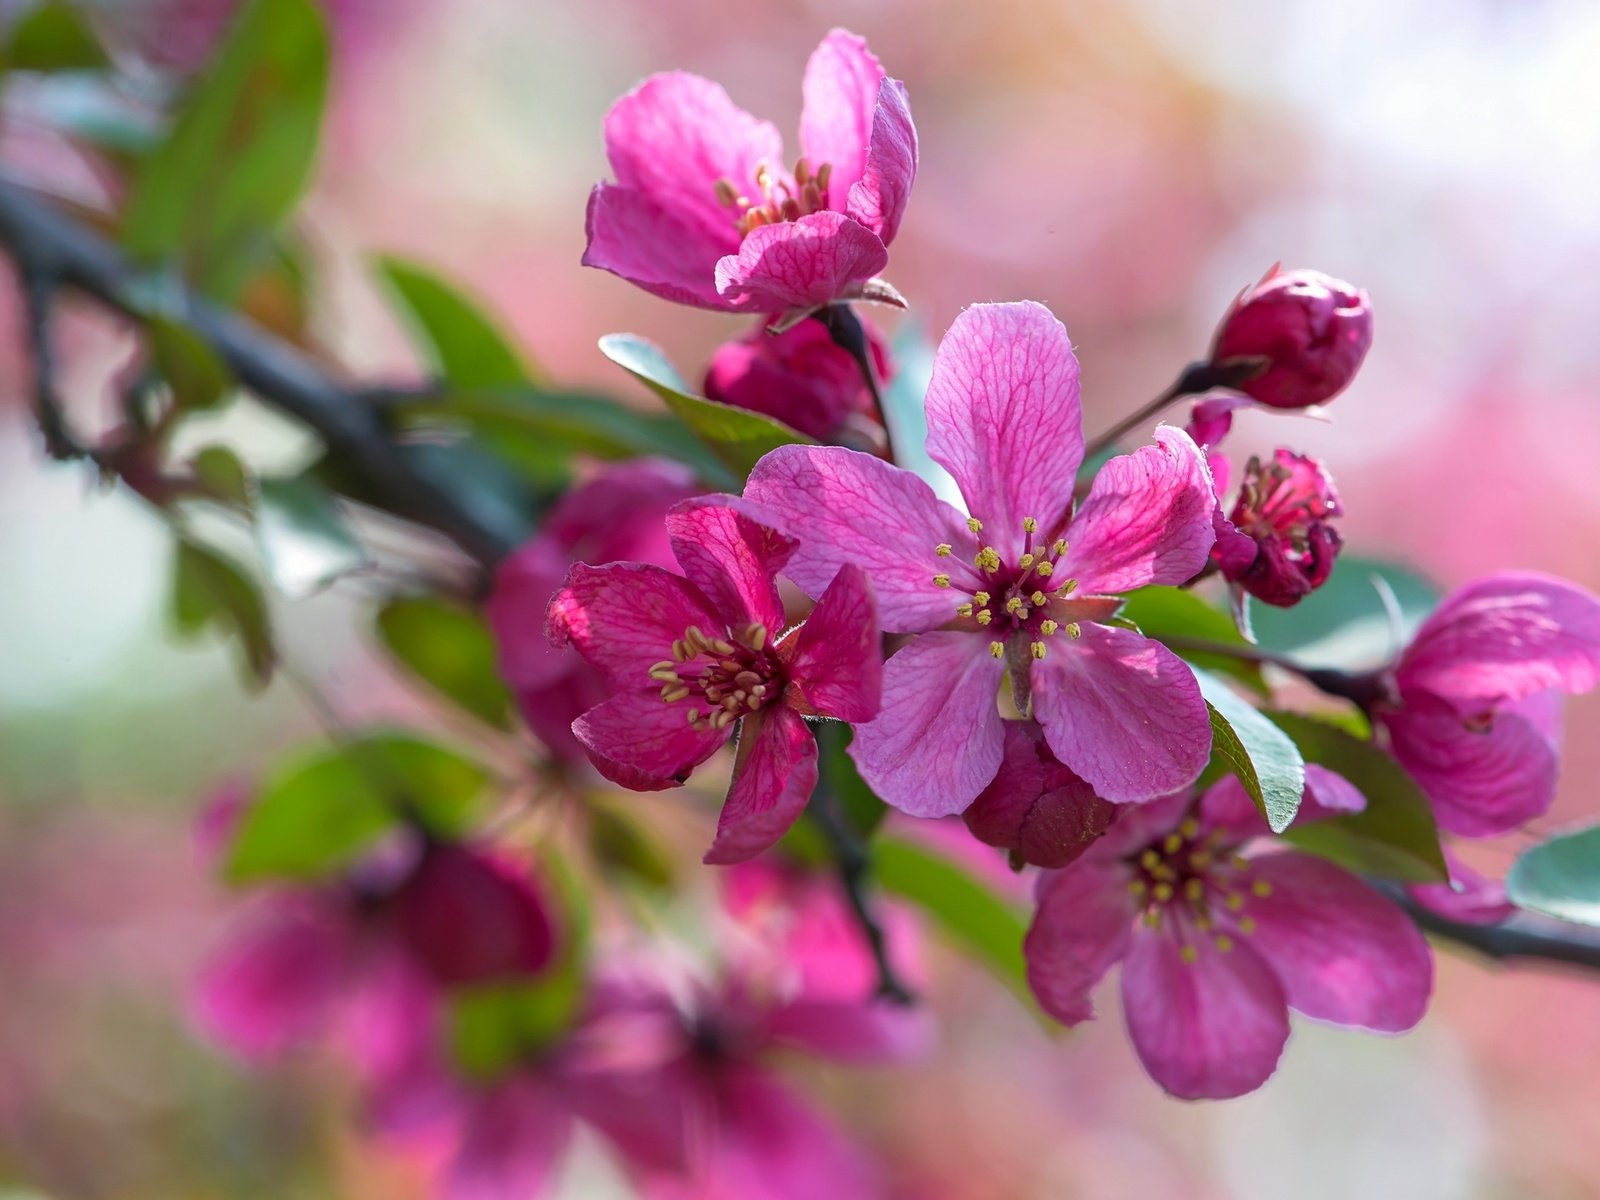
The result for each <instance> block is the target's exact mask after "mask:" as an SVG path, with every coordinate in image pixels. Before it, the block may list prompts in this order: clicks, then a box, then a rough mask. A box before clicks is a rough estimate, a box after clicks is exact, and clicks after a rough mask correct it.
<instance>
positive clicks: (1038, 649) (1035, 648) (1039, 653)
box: [1028, 642, 1049, 658]
mask: <svg viewBox="0 0 1600 1200" xmlns="http://www.w3.org/2000/svg"><path fill="white" fill-rule="evenodd" d="M1028 651H1029V653H1031V654H1032V655H1033V656H1034V657H1035V658H1043V657H1044V656H1045V654H1046V653H1048V651H1049V647H1047V646H1046V645H1045V644H1044V643H1043V642H1034V643H1032V644H1031V645H1029V647H1028Z"/></svg>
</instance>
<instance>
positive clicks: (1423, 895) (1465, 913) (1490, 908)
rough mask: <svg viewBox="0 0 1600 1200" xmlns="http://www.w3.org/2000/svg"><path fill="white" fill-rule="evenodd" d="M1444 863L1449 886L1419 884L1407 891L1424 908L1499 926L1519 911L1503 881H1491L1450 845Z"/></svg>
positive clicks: (1446, 850)
mask: <svg viewBox="0 0 1600 1200" xmlns="http://www.w3.org/2000/svg"><path fill="white" fill-rule="evenodd" d="M1444 861H1445V865H1446V866H1448V867H1449V868H1450V882H1449V883H1416V884H1411V885H1409V886H1407V888H1406V891H1407V892H1408V893H1410V895H1411V898H1412V899H1413V900H1415V901H1416V902H1417V903H1418V904H1420V905H1421V906H1422V907H1423V908H1425V909H1427V910H1428V911H1429V912H1432V913H1438V914H1439V915H1440V916H1441V917H1446V918H1448V919H1449V920H1452V921H1462V922H1464V923H1466V924H1468V925H1498V924H1499V923H1500V922H1501V921H1504V920H1505V919H1506V918H1508V917H1510V916H1511V915H1512V914H1513V913H1515V912H1516V911H1517V908H1516V905H1514V904H1512V903H1511V901H1510V900H1509V899H1507V897H1506V885H1505V881H1504V880H1503V879H1490V878H1489V877H1488V876H1487V875H1483V874H1481V873H1480V872H1478V871H1475V870H1473V869H1472V868H1471V867H1469V866H1468V865H1467V864H1466V863H1464V862H1462V861H1461V857H1460V856H1459V855H1458V854H1456V852H1455V851H1454V850H1452V849H1451V848H1450V847H1449V846H1446V847H1444Z"/></svg>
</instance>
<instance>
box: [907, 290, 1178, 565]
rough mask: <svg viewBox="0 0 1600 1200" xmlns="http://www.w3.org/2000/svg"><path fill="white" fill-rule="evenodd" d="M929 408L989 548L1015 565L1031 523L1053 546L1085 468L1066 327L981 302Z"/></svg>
mask: <svg viewBox="0 0 1600 1200" xmlns="http://www.w3.org/2000/svg"><path fill="white" fill-rule="evenodd" d="M927 407H928V454H929V456H930V457H931V458H932V459H933V460H934V461H935V462H937V463H939V464H940V465H941V466H943V467H945V468H946V469H947V470H948V471H949V472H950V474H951V475H952V476H954V477H955V481H956V483H957V484H959V485H960V487H961V494H962V496H963V497H965V498H966V501H967V508H968V510H969V511H971V513H972V515H973V516H975V517H977V518H979V519H980V520H981V521H982V522H983V526H984V528H983V541H984V542H986V543H988V544H990V545H993V546H994V547H996V548H997V549H998V550H999V551H1000V554H1001V557H1002V558H1004V559H1006V560H1007V561H1015V560H1016V558H1017V557H1018V556H1019V555H1020V554H1021V552H1022V545H1023V531H1022V521H1023V518H1025V517H1033V518H1034V519H1035V520H1037V521H1038V522H1039V526H1040V533H1039V539H1040V540H1041V541H1044V542H1048V541H1049V540H1050V538H1051V536H1053V531H1054V530H1056V529H1057V528H1058V525H1057V521H1058V518H1061V517H1063V516H1064V515H1065V514H1066V512H1067V510H1068V508H1069V507H1070V505H1071V503H1072V489H1073V486H1074V485H1075V484H1076V482H1077V477H1078V465H1079V464H1080V463H1081V462H1082V461H1083V418H1082V415H1081V410H1080V408H1079V404H1078V360H1077V357H1076V356H1075V355H1074V354H1073V353H1072V340H1071V339H1070V338H1069V337H1067V329H1066V326H1064V325H1062V324H1061V322H1060V321H1058V320H1056V319H1055V317H1053V316H1052V315H1051V314H1050V310H1049V309H1048V308H1046V307H1044V305H1042V304H1034V303H1032V302H1031V301H1027V302H1023V303H1019V304H974V305H973V306H972V307H971V308H969V309H967V310H966V311H965V312H963V313H962V314H961V315H960V316H959V317H957V318H956V319H955V322H954V324H952V325H951V326H950V329H949V331H948V332H947V333H946V334H945V335H944V340H943V341H942V342H940V343H939V353H938V356H937V357H936V358H935V359H934V363H933V377H932V379H931V380H930V381H929V383H928V398H927ZM1209 514H1210V509H1209V508H1208V509H1207V515H1208V516H1209ZM968 561H971V560H970V558H969V559H968Z"/></svg>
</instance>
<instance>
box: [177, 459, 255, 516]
mask: <svg viewBox="0 0 1600 1200" xmlns="http://www.w3.org/2000/svg"><path fill="white" fill-rule="evenodd" d="M191 466H192V468H193V470H194V474H195V478H196V479H198V480H199V481H200V482H201V483H202V484H203V485H204V486H205V487H207V488H208V489H210V490H211V491H212V492H213V493H215V495H216V496H217V497H218V498H219V499H222V500H229V501H232V502H233V503H234V504H237V505H238V506H239V507H240V508H249V507H250V477H249V475H248V474H247V473H246V471H245V469H244V464H243V463H241V462H240V461H239V456H238V455H236V454H235V453H234V452H233V451H232V450H229V449H228V448H227V447H226V446H207V447H205V448H204V449H203V450H201V451H200V453H198V454H196V455H195V456H194V460H193V462H192V463H191Z"/></svg>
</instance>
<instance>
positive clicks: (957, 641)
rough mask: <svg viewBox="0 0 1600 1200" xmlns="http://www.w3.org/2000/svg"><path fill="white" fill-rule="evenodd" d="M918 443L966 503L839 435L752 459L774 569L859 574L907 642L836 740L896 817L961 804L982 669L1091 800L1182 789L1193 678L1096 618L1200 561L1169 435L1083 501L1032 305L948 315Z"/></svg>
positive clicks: (1187, 449)
mask: <svg viewBox="0 0 1600 1200" xmlns="http://www.w3.org/2000/svg"><path fill="white" fill-rule="evenodd" d="M927 412H928V428H929V435H928V453H929V455H930V456H931V457H932V458H933V459H934V460H935V461H937V462H939V463H941V464H942V465H943V466H944V467H946V468H947V469H948V470H949V471H950V473H951V474H952V475H953V476H954V477H955V479H956V482H957V483H958V484H959V485H960V487H961V492H962V495H963V496H964V497H965V498H966V501H967V506H968V508H969V510H970V511H971V514H972V515H971V517H970V518H969V517H965V516H963V515H962V514H961V513H959V512H958V511H957V510H956V509H954V508H953V507H951V506H950V505H949V504H946V503H945V502H944V501H942V500H940V499H939V498H938V497H937V496H935V495H934V492H933V489H932V488H931V487H929V486H928V484H927V483H925V482H923V480H921V479H919V478H918V477H917V476H915V475H913V474H912V473H911V472H909V471H904V470H901V469H899V468H897V467H893V466H890V465H889V464H887V463H885V462H883V461H881V460H880V459H876V458H873V457H871V456H869V455H866V454H860V453H857V452H854V451H851V450H845V449H841V448H838V447H831V446H829V447H820V446H784V447H780V448H779V449H777V450H775V451H773V452H772V453H771V454H768V455H767V456H766V457H764V458H763V459H762V460H761V461H760V462H759V463H757V464H756V467H755V470H754V471H753V472H752V473H751V475H750V482H749V484H748V486H747V487H746V489H745V496H746V497H747V499H748V501H749V502H750V504H751V511H752V512H759V513H765V514H767V519H769V520H770V521H771V522H772V523H773V524H775V525H776V527H777V528H779V529H780V530H782V531H783V532H784V533H787V534H789V535H790V536H792V537H794V538H796V539H798V542H799V545H798V547H797V549H796V550H795V553H794V555H793V557H792V558H791V559H790V560H789V563H788V564H787V566H786V567H785V568H784V572H785V574H787V575H788V576H789V577H790V578H792V579H793V580H794V581H795V582H796V583H798V584H799V585H800V586H801V587H802V588H804V589H805V590H806V591H808V592H810V593H811V594H812V595H817V594H819V593H820V592H821V590H822V589H823V588H824V587H826V586H827V584H828V582H829V580H831V579H832V578H833V576H834V574H835V572H837V571H839V570H840V569H841V568H843V567H845V566H858V567H861V568H863V569H864V570H865V571H866V572H867V573H868V574H869V575H870V576H871V577H872V583H873V587H874V590H875V592H876V594H877V597H878V605H879V613H880V617H881V619H882V622H883V627H884V629H886V630H888V631H890V632H893V633H917V634H920V635H921V636H920V637H918V638H916V639H915V640H913V641H911V642H910V643H909V644H907V645H905V646H904V647H903V648H902V649H900V650H899V651H898V652H897V653H895V654H894V656H893V657H892V658H890V659H889V661H888V663H887V664H886V665H885V667H884V680H883V713H882V715H881V716H879V717H878V719H877V720H875V721H871V722H869V723H867V724H864V725H861V726H859V727H858V728H857V730H856V734H855V738H854V741H853V742H852V744H851V747H850V752H851V754H852V755H853V756H854V757H855V760H856V763H857V764H858V765H859V767H860V768H861V772H862V775H863V777H864V778H865V779H866V780H867V782H868V783H869V784H871V785H872V787H873V789H874V790H875V791H876V792H877V793H878V795H880V796H882V797H883V799H884V800H886V801H887V802H888V803H890V804H892V805H894V806H895V807H897V808H900V809H902V810H904V811H906V812H908V813H911V814H912V815H914V816H925V817H935V816H947V815H949V814H952V813H958V812H960V811H962V810H963V809H965V808H966V807H967V806H968V805H969V804H970V803H972V801H973V800H974V799H975V798H976V797H977V795H978V794H979V793H980V792H981V791H983V789H984V788H985V787H986V786H987V785H988V784H989V782H990V781H991V780H992V779H994V777H995V773H996V771H998V770H999V768H1000V762H1001V758H1002V754H1003V743H1004V740H1005V728H1004V723H1003V722H1002V720H1001V718H1000V713H999V711H998V707H997V705H996V693H997V692H998V690H999V688H1000V684H1001V680H1002V678H1003V676H1004V675H1005V674H1006V673H1007V672H1008V671H1009V672H1010V674H1011V679H1012V685H1013V690H1014V691H1015V692H1016V693H1017V694H1018V696H1019V698H1020V699H1022V700H1023V701H1025V702H1026V701H1027V700H1029V698H1030V697H1031V704H1032V710H1033V714H1034V716H1036V717H1037V718H1038V721H1039V724H1040V725H1041V726H1042V727H1043V730H1044V736H1045V740H1046V741H1047V742H1048V743H1049V746H1050V749H1051V751H1052V752H1053V753H1054V754H1055V756H1056V757H1057V758H1058V759H1059V760H1060V761H1061V762H1063V763H1065V764H1066V765H1067V766H1068V767H1070V768H1071V769H1072V770H1073V771H1074V772H1075V773H1076V774H1077V775H1078V776H1079V777H1081V778H1082V779H1083V780H1085V781H1086V782H1087V783H1088V784H1089V785H1090V786H1091V787H1092V788H1093V789H1094V790H1095V792H1097V793H1098V794H1099V795H1100V796H1101V797H1102V798H1103V799H1106V800H1111V801H1118V802H1126V801H1141V800H1148V799H1150V798H1152V797H1154V796H1159V795H1164V794H1166V793H1168V792H1171V791H1173V790H1175V789H1177V788H1180V787H1183V786H1185V785H1187V784H1188V783H1190V782H1192V781H1193V780H1194V778H1195V776H1196V775H1198V774H1199V773H1200V770H1201V769H1202V768H1203V767H1204V766H1205V763H1206V759H1207V756H1208V754H1209V752H1210V748H1211V728H1210V724H1209V722H1208V720H1207V717H1206V709H1205V704H1204V702H1203V701H1202V700H1201V698H1200V690H1199V687H1198V685H1197V684H1196V682H1195V678H1194V675H1193V673H1192V672H1191V671H1190V670H1189V668H1188V667H1187V666H1186V665H1184V663H1183V662H1182V660H1180V659H1179V658H1178V657H1177V656H1176V655H1174V654H1173V653H1172V652H1171V651H1169V650H1167V649H1166V647H1164V646H1162V645H1160V644H1159V643H1157V642H1154V641H1151V640H1150V639H1148V638H1145V637H1142V636H1141V635H1140V634H1138V633H1135V632H1134V631H1133V630H1131V629H1125V628H1122V627H1120V626H1118V625H1115V624H1113V623H1111V622H1112V618H1113V617H1114V616H1115V613H1116V611H1117V608H1118V601H1117V600H1115V599H1114V598H1113V597H1114V596H1115V595H1116V594H1117V593H1119V592H1125V591H1130V590H1132V589H1134V588H1139V587H1143V586H1145V585H1146V584H1152V583H1164V584H1177V583H1182V582H1184V581H1185V580H1187V579H1189V578H1190V577H1192V576H1193V575H1194V574H1196V573H1197V572H1198V571H1199V570H1201V568H1203V567H1204V566H1205V564H1206V559H1207V556H1208V555H1209V553H1210V550H1211V545H1212V541H1213V533H1212V524H1211V513H1212V509H1213V508H1214V507H1215V499H1214V497H1213V496H1212V491H1211V476H1210V474H1209V472H1208V471H1207V470H1206V465H1205V461H1204V460H1203V459H1202V457H1201V455H1200V451H1199V449H1198V448H1197V447H1196V446H1195V444H1194V443H1193V442H1192V441H1191V440H1190V439H1189V438H1188V436H1187V435H1185V434H1183V433H1181V432H1179V431H1178V430H1176V429H1170V428H1161V429H1158V430H1157V431H1156V445H1154V446H1147V447H1145V448H1144V449H1142V450H1139V451H1137V452H1135V453H1133V454H1130V455H1127V456H1124V457H1120V458H1114V459H1112V460H1111V461H1110V462H1108V463H1106V465H1105V466H1103V467H1102V468H1101V469H1100V472H1099V474H1098V475H1097V476H1096V477H1095V481H1094V486H1093V487H1092V489H1091V490H1090V492H1089V495H1088V496H1087V498H1086V499H1085V500H1084V501H1083V503H1082V504H1079V505H1077V506H1076V507H1075V506H1074V503H1073V488H1074V485H1075V482H1076V478H1077V471H1078V466H1079V464H1080V463H1081V462H1082V460H1083V433H1082V420H1081V415H1080V410H1079V403H1078V362H1077V359H1076V358H1075V357H1074V356H1073V353H1072V345H1071V342H1070V341H1069V340H1068V338H1067V331H1066V329H1065V328H1063V327H1062V325H1061V323H1060V322H1059V321H1057V320H1056V319H1055V318H1054V317H1053V316H1051V315H1050V311H1049V310H1048V309H1046V308H1044V307H1043V306H1042V305H1039V304H1032V303H1023V304H979V305H974V306H973V307H972V308H969V309H968V310H967V311H966V312H964V313H962V314H961V316H959V317H958V318H956V321H955V323H954V324H953V325H952V326H951V327H950V331H949V332H948V333H947V334H946V335H945V338H944V341H943V343H942V344H941V345H940V347H939V353H938V357H937V359H936V361H935V363H934V368H933V379H932V382H931V383H930V384H929V386H928V396H927Z"/></svg>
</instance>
